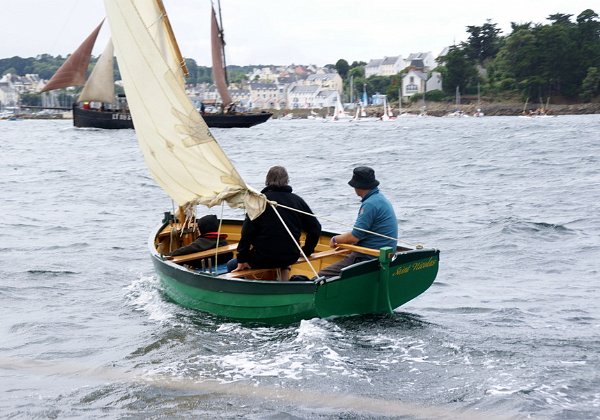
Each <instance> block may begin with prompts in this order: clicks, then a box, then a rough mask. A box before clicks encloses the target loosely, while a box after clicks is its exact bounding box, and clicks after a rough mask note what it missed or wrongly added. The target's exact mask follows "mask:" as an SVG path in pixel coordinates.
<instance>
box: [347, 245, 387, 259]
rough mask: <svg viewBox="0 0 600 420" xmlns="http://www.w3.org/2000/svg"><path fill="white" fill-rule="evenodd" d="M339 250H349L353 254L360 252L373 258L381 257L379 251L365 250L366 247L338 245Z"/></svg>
mask: <svg viewBox="0 0 600 420" xmlns="http://www.w3.org/2000/svg"><path fill="white" fill-rule="evenodd" d="M337 246H338V248H343V249H348V250H350V251H352V252H360V253H361V254H367V255H372V256H373V257H379V250H378V249H372V248H365V247H364V246H358V245H350V244H337Z"/></svg>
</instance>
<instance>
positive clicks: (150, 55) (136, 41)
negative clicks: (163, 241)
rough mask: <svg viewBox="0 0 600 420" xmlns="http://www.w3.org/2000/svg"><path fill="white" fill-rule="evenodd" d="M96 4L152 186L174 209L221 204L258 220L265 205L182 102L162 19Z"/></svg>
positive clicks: (129, 0)
mask: <svg viewBox="0 0 600 420" xmlns="http://www.w3.org/2000/svg"><path fill="white" fill-rule="evenodd" d="M104 3H105V7H106V12H107V17H108V21H109V24H110V28H111V34H112V40H113V43H114V48H115V52H116V56H117V60H118V62H119V69H120V72H121V77H122V79H123V82H124V87H125V93H126V95H127V102H128V104H129V108H130V111H131V115H132V118H133V122H134V125H135V131H136V136H137V138H138V143H139V147H140V149H141V150H142V153H143V155H144V159H145V162H146V165H147V166H148V169H149V170H150V173H151V174H152V176H153V178H154V179H155V180H156V182H157V183H158V184H159V185H160V187H161V188H162V189H163V190H164V191H165V192H166V193H167V194H168V195H169V196H170V197H171V198H172V199H173V200H174V201H175V202H176V203H177V204H178V205H181V206H185V205H196V204H202V205H206V206H208V207H211V206H215V205H218V204H220V203H222V202H226V203H227V204H228V205H229V206H230V207H234V208H245V209H246V212H247V213H248V215H249V216H250V217H251V218H255V217H258V215H260V214H261V213H262V211H264V209H265V207H266V199H265V197H264V196H263V195H262V194H260V193H258V192H256V191H255V190H253V189H252V188H250V187H249V186H247V185H246V183H245V182H244V180H243V179H242V177H241V176H240V175H239V173H238V172H237V170H236V169H235V167H234V166H233V164H232V163H231V161H230V160H229V158H228V157H227V156H226V155H225V152H224V151H223V150H222V149H221V147H220V146H219V144H218V143H217V142H216V140H215V139H214V137H213V136H212V134H211V132H210V130H209V129H208V126H207V125H206V123H205V122H204V120H203V119H202V117H201V116H200V113H199V112H198V111H197V110H196V109H195V108H194V106H193V104H192V103H191V101H190V99H189V98H188V97H187V95H186V93H185V90H184V87H183V83H182V77H181V70H177V69H176V68H174V67H173V65H172V64H173V63H174V62H177V60H176V58H174V57H173V54H174V51H175V48H173V47H170V48H169V47H166V46H165V45H164V43H163V41H164V40H165V39H168V38H165V37H164V31H165V26H164V25H165V24H164V22H161V20H164V19H166V16H161V14H160V12H159V13H156V12H157V11H158V8H157V7H156V4H153V3H155V2H148V1H141V0H105V2H104ZM153 12H154V13H155V14H154V15H152V13H153ZM149 27H150V28H151V30H150V29H149ZM160 28H162V31H161V29H160Z"/></svg>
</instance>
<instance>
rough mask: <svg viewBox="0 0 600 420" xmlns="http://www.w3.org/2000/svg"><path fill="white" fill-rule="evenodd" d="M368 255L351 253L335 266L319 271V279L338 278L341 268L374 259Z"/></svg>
mask: <svg viewBox="0 0 600 420" xmlns="http://www.w3.org/2000/svg"><path fill="white" fill-rule="evenodd" d="M374 258H375V257H371V256H369V255H365V254H361V253H359V252H351V253H350V254H348V255H347V256H345V257H344V258H343V259H341V260H340V261H338V262H336V263H335V264H331V265H329V266H327V267H325V268H323V269H321V270H319V277H335V276H339V275H340V272H341V271H342V268H344V267H348V266H349V265H352V264H356V263H358V262H362V261H367V260H371V259H374Z"/></svg>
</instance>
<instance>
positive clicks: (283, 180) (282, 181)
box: [265, 166, 290, 187]
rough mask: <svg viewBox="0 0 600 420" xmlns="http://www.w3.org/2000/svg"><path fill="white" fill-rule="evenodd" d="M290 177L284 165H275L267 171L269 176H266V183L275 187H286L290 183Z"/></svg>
mask: <svg viewBox="0 0 600 420" xmlns="http://www.w3.org/2000/svg"><path fill="white" fill-rule="evenodd" d="M289 181H290V178H289V177H288V173H287V171H286V170H285V168H284V167H283V166H273V167H272V168H271V169H269V172H267V177H266V178H265V185H266V186H267V187H268V186H274V187H285V186H286V185H288V182H289Z"/></svg>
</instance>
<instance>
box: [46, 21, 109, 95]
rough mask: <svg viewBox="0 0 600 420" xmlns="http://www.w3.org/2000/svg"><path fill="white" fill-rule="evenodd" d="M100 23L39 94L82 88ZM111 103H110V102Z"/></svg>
mask: <svg viewBox="0 0 600 420" xmlns="http://www.w3.org/2000/svg"><path fill="white" fill-rule="evenodd" d="M103 23H104V19H102V22H100V24H99V25H98V26H97V27H96V29H94V30H93V31H92V33H91V34H90V35H88V37H87V38H86V39H85V40H84V41H83V42H82V43H81V45H80V46H79V47H78V48H77V49H76V50H75V51H74V52H73V54H71V55H70V56H69V58H67V60H66V61H65V62H64V63H63V64H62V66H60V67H59V68H58V70H56V73H54V75H53V76H52V77H51V78H50V80H49V81H48V83H46V86H44V87H43V89H42V90H41V92H47V91H49V90H55V89H62V88H66V87H70V86H82V85H83V84H85V76H86V72H87V68H88V65H89V64H90V57H91V56H92V49H93V48H94V44H95V43H96V38H98V33H99V32H100V28H102V24H103ZM111 102H112V101H111Z"/></svg>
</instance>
